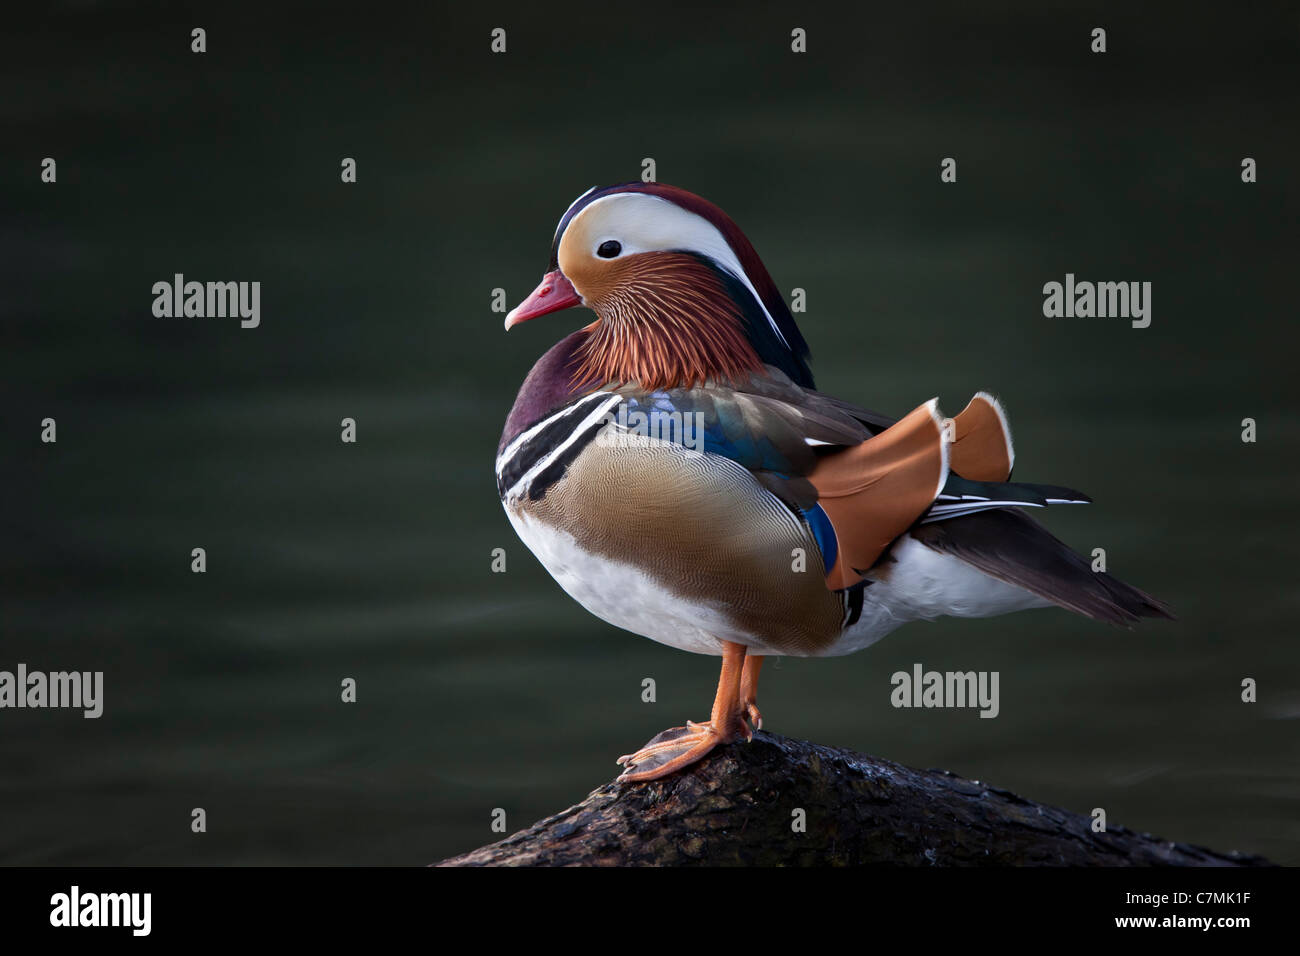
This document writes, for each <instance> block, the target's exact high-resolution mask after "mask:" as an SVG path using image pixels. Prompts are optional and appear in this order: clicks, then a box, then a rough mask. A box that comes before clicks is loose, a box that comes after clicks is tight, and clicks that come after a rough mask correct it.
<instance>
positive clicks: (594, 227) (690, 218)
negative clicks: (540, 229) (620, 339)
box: [565, 190, 790, 349]
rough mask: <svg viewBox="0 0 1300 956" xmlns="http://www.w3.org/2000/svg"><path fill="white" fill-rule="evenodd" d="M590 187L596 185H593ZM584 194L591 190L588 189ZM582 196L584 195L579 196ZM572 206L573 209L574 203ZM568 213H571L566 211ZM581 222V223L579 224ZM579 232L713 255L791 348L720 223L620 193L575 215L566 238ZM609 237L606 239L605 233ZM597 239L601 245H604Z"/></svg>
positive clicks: (647, 247) (658, 200)
mask: <svg viewBox="0 0 1300 956" xmlns="http://www.w3.org/2000/svg"><path fill="white" fill-rule="evenodd" d="M588 192H590V190H588ZM583 195H584V196H585V195H586V193H584V194H583ZM580 199H581V197H579V200H580ZM569 208H573V207H572V206H570V207H569ZM566 215H567V213H566ZM575 227H576V228H575ZM574 233H578V234H582V235H587V236H592V235H596V236H601V237H617V241H618V242H619V243H621V244H622V247H623V248H622V252H621V253H620V254H621V255H634V254H636V253H638V252H667V251H671V250H678V249H680V250H685V251H689V252H695V253H698V254H700V255H704V256H707V257H708V258H710V259H712V260H713V261H714V262H715V263H717V264H718V265H719V266H720V267H721V268H723V269H725V270H726V271H727V272H729V273H731V275H732V276H734V277H735V279H736V280H737V281H738V282H740V283H741V284H742V285H743V286H744V287H745V288H746V289H748V290H749V292H750V293H751V294H752V295H753V296H754V301H755V302H757V303H758V307H759V308H760V309H762V311H763V315H764V316H766V317H767V321H768V324H769V325H771V327H772V331H773V332H775V333H776V336H777V338H778V339H780V340H781V344H782V345H784V346H785V347H786V348H787V349H789V348H790V343H789V342H787V341H786V338H785V336H784V335H783V334H782V333H781V329H780V327H779V326H778V325H777V324H776V320H775V319H774V318H772V313H770V312H769V311H768V310H767V305H766V304H765V303H764V302H763V297H762V296H760V295H759V294H758V290H757V289H755V288H754V284H753V283H752V282H750V281H749V276H747V275H746V274H745V270H744V268H743V267H742V266H741V264H740V260H739V259H738V258H736V253H735V251H734V250H733V249H732V248H731V244H730V243H729V242H727V240H726V237H725V236H723V235H722V232H721V231H719V229H718V227H717V226H715V225H713V223H711V222H709V221H708V220H707V219H705V218H704V217H703V216H700V215H698V214H696V213H693V212H690V211H688V210H686V209H683V208H682V207H681V206H679V205H677V204H676V203H674V202H672V201H670V200H668V199H664V198H662V197H660V196H652V195H649V194H648V193H614V194H612V195H609V196H601V197H600V198H599V199H595V200H592V202H591V203H589V204H588V205H587V207H586V208H585V209H583V210H582V212H580V213H578V214H577V215H576V216H574V217H573V219H572V221H571V222H570V223H569V226H568V229H567V230H566V235H565V238H566V239H567V238H568V236H569V235H571V234H574ZM602 241H604V238H602ZM599 245H600V244H599V243H597V244H596V248H598V247H599Z"/></svg>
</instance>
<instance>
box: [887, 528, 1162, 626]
mask: <svg viewBox="0 0 1300 956" xmlns="http://www.w3.org/2000/svg"><path fill="white" fill-rule="evenodd" d="M911 533H912V536H913V537H914V538H916V540H918V541H920V542H921V543H922V544H924V545H926V547H929V548H932V549H934V550H935V551H939V552H941V553H943V554H951V555H952V556H953V557H956V558H960V559H961V560H962V561H965V562H966V563H967V564H970V565H972V566H974V567H976V568H979V570H981V571H983V572H984V573H985V574H989V575H992V576H993V577H995V578H998V579H999V580H1002V581H1006V582H1007V583H1008V584H1014V585H1017V586H1018V587H1022V588H1025V589H1026V590H1028V591H1032V592H1033V593H1034V594H1037V595H1039V596H1040V597H1043V598H1046V599H1047V600H1049V601H1051V602H1053V603H1054V604H1058V605H1060V606H1061V607H1063V608H1067V609H1069V610H1071V611H1076V612H1078V613H1079V614H1083V615H1086V616H1087V617H1091V618H1095V619H1096V620H1099V621H1109V622H1111V623H1112V624H1122V625H1132V624H1134V623H1136V622H1137V620H1138V619H1139V618H1143V617H1165V618H1170V619H1172V618H1173V616H1174V615H1173V614H1172V613H1171V612H1170V610H1169V608H1168V607H1166V606H1165V605H1164V604H1162V603H1161V602H1160V601H1157V600H1156V599H1155V598H1153V597H1152V596H1151V595H1149V594H1146V593H1145V592H1143V591H1139V590H1138V589H1137V588H1135V587H1131V586H1130V585H1127V584H1125V583H1124V582H1123V581H1121V580H1119V579H1118V578H1115V577H1112V576H1111V575H1109V574H1107V573H1105V572H1097V571H1093V570H1092V567H1091V565H1090V564H1089V562H1088V560H1087V559H1086V558H1084V557H1083V556H1082V555H1079V554H1076V553H1075V552H1074V551H1072V550H1070V548H1069V547H1068V546H1067V545H1065V544H1064V543H1063V542H1061V541H1060V540H1058V539H1057V538H1055V537H1054V536H1053V535H1052V534H1051V533H1050V532H1049V531H1048V530H1047V529H1046V528H1044V527H1043V526H1042V525H1040V524H1039V523H1038V522H1036V521H1034V520H1033V519H1031V518H1030V517H1028V516H1027V515H1025V514H1023V513H1022V512H1020V511H1018V510H1014V509H1003V510H996V511H984V512H980V513H978V514H972V515H967V516H965V517H962V518H953V519H951V520H948V521H940V522H937V523H935V524H927V525H922V526H920V527H918V528H915V529H913V530H912V532H911Z"/></svg>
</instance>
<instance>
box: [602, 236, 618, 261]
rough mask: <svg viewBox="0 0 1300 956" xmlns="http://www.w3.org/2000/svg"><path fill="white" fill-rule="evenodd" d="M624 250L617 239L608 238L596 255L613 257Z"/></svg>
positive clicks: (606, 257) (605, 257)
mask: <svg viewBox="0 0 1300 956" xmlns="http://www.w3.org/2000/svg"><path fill="white" fill-rule="evenodd" d="M622 251H623V246H622V244H621V243H619V242H618V241H617V240H615V239H606V240H605V241H604V242H602V243H601V244H600V247H599V248H598V249H597V250H596V255H598V256H600V257H601V258H602V259H613V258H614V257H615V256H616V255H618V254H619V253H620V252H622Z"/></svg>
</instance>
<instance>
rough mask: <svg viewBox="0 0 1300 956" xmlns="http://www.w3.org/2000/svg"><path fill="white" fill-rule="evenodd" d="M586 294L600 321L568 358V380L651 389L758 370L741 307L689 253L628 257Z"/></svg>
mask: <svg viewBox="0 0 1300 956" xmlns="http://www.w3.org/2000/svg"><path fill="white" fill-rule="evenodd" d="M610 272H611V273H614V274H613V275H611V276H610V277H609V281H607V282H606V283H604V284H603V287H602V288H597V289H594V290H592V291H591V292H590V293H585V295H586V299H587V304H588V305H590V306H591V307H592V308H594V309H595V310H596V314H597V315H599V316H600V318H599V319H598V320H597V321H595V322H593V323H592V324H591V325H589V326H587V328H586V330H585V331H586V333H587V335H586V337H585V339H584V340H583V342H582V344H581V345H580V346H579V347H578V349H577V350H576V353H575V355H574V359H575V366H574V372H573V381H574V382H575V383H577V382H599V383H609V382H616V383H628V382H636V383H638V384H639V385H640V386H641V387H642V388H645V389H648V390H650V391H656V390H659V389H666V388H690V387H692V386H694V385H696V384H699V383H702V382H704V381H706V380H708V379H714V380H722V381H733V382H734V381H740V380H743V379H744V378H745V377H746V376H747V375H749V374H750V373H752V372H757V371H760V370H761V369H762V368H763V361H762V359H760V358H759V356H758V353H757V352H756V351H755V350H754V346H753V345H752V344H751V343H750V341H749V338H748V337H747V335H746V334H745V327H744V322H743V319H742V313H741V309H740V306H739V305H737V303H736V301H735V300H734V299H733V298H732V297H731V295H730V294H729V292H728V290H727V287H726V285H725V283H724V282H723V280H722V277H721V276H720V275H719V274H718V272H717V270H715V269H714V268H712V267H710V266H709V265H708V264H707V263H705V262H704V261H702V260H701V259H700V258H698V257H696V256H693V255H691V254H689V253H675V252H670V253H655V254H645V255H638V256H631V257H629V258H628V259H627V261H626V262H625V263H620V264H619V267H618V269H617V270H610Z"/></svg>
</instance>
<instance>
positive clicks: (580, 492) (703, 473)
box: [496, 182, 1171, 781]
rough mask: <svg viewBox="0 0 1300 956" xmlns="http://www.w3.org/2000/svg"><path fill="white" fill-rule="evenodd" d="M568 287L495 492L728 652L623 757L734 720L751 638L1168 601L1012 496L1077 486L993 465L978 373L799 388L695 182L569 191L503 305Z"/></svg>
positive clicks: (785, 650)
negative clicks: (896, 402) (840, 390)
mask: <svg viewBox="0 0 1300 956" xmlns="http://www.w3.org/2000/svg"><path fill="white" fill-rule="evenodd" d="M577 305H583V306H586V307H587V308H589V309H591V310H592V311H593V312H595V313H596V320H595V321H594V322H592V323H591V324H590V325H587V326H586V327H584V328H581V329H579V330H578V331H576V332H573V333H572V334H571V335H568V336H567V337H565V338H564V339H562V340H561V341H560V342H559V343H558V344H557V345H555V346H554V347H553V348H551V349H550V350H549V351H548V352H546V354H545V355H543V356H542V357H541V359H539V360H538V362H537V363H536V365H534V366H533V368H532V371H530V372H529V374H528V376H527V378H526V379H525V381H524V383H523V386H522V388H521V389H520V391H519V395H518V397H517V398H516V400H515V403H514V407H513V408H512V409H511V411H510V414H509V416H508V418H507V420H506V425H505V430H504V432H503V433H502V436H501V443H500V445H499V447H498V453H497V458H496V476H497V489H498V492H499V494H500V497H501V501H502V503H503V505H504V507H505V511H506V514H507V515H508V517H509V520H510V523H511V524H512V525H513V527H514V529H515V531H516V533H517V534H518V535H519V537H520V538H521V539H522V540H523V542H524V543H525V544H526V545H527V546H528V548H529V549H530V550H531V551H532V552H533V553H534V554H535V555H536V556H537V558H538V559H539V560H540V561H541V563H542V564H543V565H544V566H545V568H546V570H547V571H549V572H550V574H551V575H552V576H553V577H554V578H555V580H556V581H557V582H559V584H560V586H561V587H562V588H563V589H564V590H565V591H567V592H568V593H569V595H570V596H571V597H573V598H574V599H575V600H577V601H578V603H579V604H581V605H582V606H583V607H584V608H586V609H587V610H588V611H590V612H591V613H592V614H594V615H596V616H597V617H599V618H601V619H603V620H605V621H607V622H609V623H611V624H614V625H615V626H617V627H620V628H623V629H625V630H628V631H632V632H633V633H635V634H640V635H642V636H644V637H648V638H651V639H652V640H655V641H659V642H661V643H664V644H668V645H670V646H672V647H676V648H680V649H682V650H686V651H692V652H695V653H697V654H712V655H715V656H721V658H722V673H721V677H720V679H719V682H718V691H717V695H716V697H715V699H714V702H713V709H712V712H711V714H710V717H709V719H708V720H707V721H705V722H703V723H695V722H687V724H686V725H685V726H684V727H675V728H673V729H671V730H666V731H664V732H663V733H661V734H659V735H658V736H656V737H654V738H653V739H652V740H650V741H649V742H648V743H647V744H646V745H645V746H644V747H642V748H641V749H640V750H638V751H636V752H635V753H632V754H627V755H625V756H623V757H620V758H619V760H618V762H619V763H620V764H622V765H624V766H625V770H624V771H623V773H622V775H621V776H620V777H619V780H621V781H642V780H653V779H657V778H660V777H663V776H666V775H668V774H670V773H673V772H675V771H677V770H680V769H682V768H683V767H687V766H689V765H690V764H692V763H693V762H695V761H697V760H699V759H700V758H702V757H703V756H705V755H706V754H707V753H709V752H710V751H711V750H712V749H713V748H714V747H716V746H718V745H719V744H723V743H727V742H731V741H735V740H739V739H746V740H748V739H752V736H753V731H754V730H755V729H757V728H758V727H760V726H761V721H762V718H761V714H760V712H759V709H758V702H757V689H758V677H759V672H760V670H761V669H762V666H763V660H764V658H766V657H768V656H769V655H773V654H776V655H782V654H785V655H794V656H800V657H828V656H837V655H842V654H849V653H852V652H853V651H858V650H861V649H863V648H865V647H867V646H869V645H871V644H873V643H875V642H876V641H878V640H880V639H881V638H882V637H884V636H885V635H886V634H888V633H889V632H891V631H893V630H894V629H895V628H897V627H899V626H900V625H902V624H905V623H907V622H909V621H914V620H918V619H920V620H929V619H933V618H936V617H939V616H941V615H952V616H956V617H986V616H990V615H995V614H1005V613H1008V612H1011V611H1019V610H1024V609H1028V608H1039V607H1047V606H1050V605H1059V606H1060V607H1063V608H1067V609H1069V610H1071V611H1075V612H1077V613H1079V614H1083V615H1086V616H1088V617H1091V618H1096V619H1098V620H1102V621H1108V622H1112V623H1115V624H1121V625H1130V624H1132V623H1133V622H1135V621H1137V620H1138V619H1139V618H1143V617H1170V616H1171V615H1170V613H1169V611H1168V610H1167V609H1166V607H1165V606H1164V605H1163V604H1161V603H1160V602H1159V601H1157V600H1156V599H1154V598H1152V597H1150V596H1149V595H1147V594H1144V593H1143V592H1141V591H1139V590H1137V589H1136V588H1133V587H1130V586H1129V585H1127V584H1124V583H1123V582H1121V581H1119V580H1118V579H1116V578H1114V577H1112V576H1111V575H1109V574H1107V573H1105V572H1094V571H1093V570H1092V569H1091V567H1090V564H1089V562H1088V561H1087V560H1085V559H1084V558H1083V557H1081V556H1080V555H1078V554H1076V553H1075V552H1074V551H1072V550H1070V548H1069V547H1067V546H1066V545H1065V544H1063V543H1062V542H1061V541H1059V540H1058V539H1056V538H1055V537H1053V536H1052V535H1051V534H1050V533H1049V532H1048V531H1047V530H1045V529H1044V528H1043V527H1042V526H1041V525H1039V524H1038V523H1037V522H1035V521H1034V520H1032V519H1031V518H1029V517H1028V515H1027V514H1026V513H1025V512H1024V511H1023V509H1025V508H1042V507H1045V506H1048V505H1053V504H1058V503H1083V502H1087V501H1089V500H1090V499H1088V498H1087V496H1085V495H1083V494H1081V493H1079V492H1077V491H1072V490H1070V489H1068V488H1061V487H1057V486H1053V485H1040V484H1028V483H1024V482H1018V481H1017V482H1011V481H1010V477H1011V469H1012V465H1013V464H1014V461H1015V456H1014V452H1013V449H1012V444H1011V433H1010V431H1009V429H1008V426H1007V418H1006V415H1005V414H1004V412H1003V409H1002V406H1001V405H1000V404H999V402H998V401H997V399H995V398H994V397H993V396H992V395H989V394H987V393H984V392H980V393H979V394H977V395H975V397H974V398H973V399H971V401H970V403H969V404H968V405H967V406H966V407H965V409H963V410H962V411H961V412H960V413H959V414H958V415H956V416H954V417H952V418H950V419H949V418H945V417H944V416H943V415H942V414H941V412H940V411H939V408H938V405H937V400H933V399H932V400H931V401H928V402H926V403H924V404H922V405H919V406H918V407H916V408H915V409H913V410H912V411H911V412H910V413H908V414H907V415H905V416H903V417H902V418H901V419H897V420H895V419H893V418H890V417H887V416H885V415H881V414H877V413H876V412H872V411H867V410H866V409H864V408H859V407H858V406H856V405H853V404H851V403H849V402H846V401H842V400H840V399H837V398H832V397H830V396H829V395H824V394H822V393H820V392H818V391H816V389H815V388H814V386H813V377H812V373H811V372H810V371H809V368H808V360H809V351H808V346H807V345H806V343H805V342H804V338H803V336H802V335H801V334H800V332H799V329H798V327H797V326H796V325H795V322H794V319H793V317H792V315H791V313H790V310H789V308H788V307H787V306H786V303H785V301H784V299H783V298H782V297H781V295H780V293H779V292H778V290H777V287H776V285H775V284H774V283H773V281H772V279H771V277H770V276H769V275H768V272H767V270H766V269H765V268H764V266H763V263H762V262H761V260H760V259H759V257H758V254H757V253H756V252H755V251H754V247H753V246H752V245H751V244H750V242H749V240H748V239H746V238H745V236H744V234H743V233H742V232H741V231H740V229H739V228H738V227H737V226H736V224H735V223H734V222H733V221H732V220H731V219H730V218H729V217H728V216H727V215H726V214H725V213H724V212H723V211H722V210H721V209H719V208H718V207H717V206H715V205H713V204H712V203H710V202H708V201H706V200H704V199H702V198H701V197H699V196H697V195H695V194H693V193H690V192H687V191H686V190H684V189H679V188H676V187H673V186H668V185H665V184H659V183H643V182H633V183H625V184H622V185H617V186H608V187H604V188H592V189H590V190H588V191H587V192H585V193H583V194H582V195H581V196H580V197H579V198H578V199H577V200H575V201H574V202H573V204H572V205H570V206H569V208H568V209H567V210H566V211H565V213H564V215H563V216H562V217H561V218H560V222H559V225H558V227H557V228H556V230H555V235H554V238H553V240H552V242H551V258H550V267H549V269H548V271H547V272H546V274H545V275H544V276H543V278H542V281H541V283H540V284H539V285H538V286H537V288H536V289H535V290H534V291H533V292H532V294H530V295H529V296H528V297H527V298H526V299H525V300H524V301H523V302H522V303H521V304H520V305H519V306H518V307H517V308H515V309H514V310H513V311H511V312H510V313H509V314H508V315H507V317H506V320H505V326H506V328H507V329H510V328H512V327H513V326H516V325H518V324H520V323H521V322H526V321H529V320H531V319H535V318H537V317H538V316H541V315H545V314H547V313H550V312H555V311H558V310H560V309H567V308H569V307H571V306H577ZM656 425H658V426H662V427H654V426H656ZM647 426H651V427H647Z"/></svg>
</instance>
